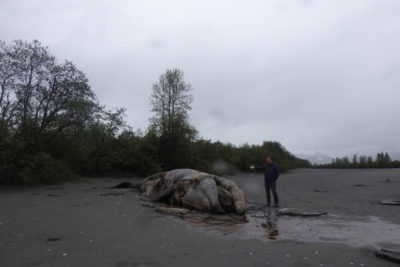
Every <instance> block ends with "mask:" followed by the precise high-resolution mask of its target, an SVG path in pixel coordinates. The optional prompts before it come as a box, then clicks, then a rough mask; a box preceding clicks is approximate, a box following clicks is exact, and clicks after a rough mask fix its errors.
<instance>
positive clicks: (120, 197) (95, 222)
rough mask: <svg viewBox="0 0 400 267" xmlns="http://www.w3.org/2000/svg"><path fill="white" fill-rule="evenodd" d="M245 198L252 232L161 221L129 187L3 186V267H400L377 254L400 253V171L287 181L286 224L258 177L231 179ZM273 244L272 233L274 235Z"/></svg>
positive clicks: (194, 220) (321, 174) (200, 220)
mask: <svg viewBox="0 0 400 267" xmlns="http://www.w3.org/2000/svg"><path fill="white" fill-rule="evenodd" d="M229 178H232V179H233V180H234V181H236V182H237V183H238V184H239V185H240V186H241V187H242V188H243V190H244V191H245V193H246V197H247V200H248V204H249V212H248V214H247V219H248V222H247V223H243V222H238V223H227V222H224V219H222V220H219V218H218V216H214V217H215V218H214V219H213V218H209V216H207V215H205V214H196V213H195V214H191V215H190V216H188V217H186V218H179V217H175V216H169V215H163V214H160V213H156V212H155V211H154V209H153V208H149V207H145V206H143V205H142V204H143V201H142V199H143V197H142V196H141V195H139V194H138V193H135V192H130V191H126V190H125V191H124V190H122V191H116V190H111V189H107V188H106V187H109V186H112V185H115V184H117V183H119V182H122V181H129V179H106V178H100V179H85V180H83V181H80V182H75V183H61V184H57V185H51V186H40V187H33V188H15V187H0V188H1V189H0V266H230V265H232V266H397V265H396V264H394V263H391V262H388V261H385V260H382V259H379V258H376V257H375V255H374V250H375V249H376V248H381V247H385V248H393V249H400V207H399V206H383V205H379V201H380V200H384V199H400V170H399V169H381V170H313V169H304V170H295V171H292V172H289V173H286V174H283V175H281V177H280V178H279V180H278V193H279V194H280V198H281V207H280V208H291V209H295V210H299V211H304V212H327V213H328V214H327V215H325V216H321V217H313V218H302V217H289V216H277V212H278V209H276V208H267V207H265V206H264V203H265V195H264V188H263V178H262V175H261V174H259V175H257V174H240V175H236V176H231V177H229ZM273 231H275V232H274V233H273V236H272V237H273V238H274V239H271V232H273Z"/></svg>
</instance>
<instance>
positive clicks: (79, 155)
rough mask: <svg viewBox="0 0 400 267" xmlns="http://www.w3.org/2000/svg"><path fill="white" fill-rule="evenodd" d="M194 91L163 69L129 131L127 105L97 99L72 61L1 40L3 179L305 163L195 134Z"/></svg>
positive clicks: (268, 146) (274, 146)
mask: <svg viewBox="0 0 400 267" xmlns="http://www.w3.org/2000/svg"><path fill="white" fill-rule="evenodd" d="M192 90H193V89H192V87H191V85H190V84H188V83H186V82H185V81H184V74H183V72H182V71H180V70H178V69H172V70H167V71H166V72H165V73H164V74H162V75H161V76H160V78H159V79H158V81H156V82H155V83H154V84H153V87H152V93H151V96H150V100H151V101H150V103H151V110H152V112H153V114H154V116H153V117H152V118H151V119H150V125H149V127H148V128H147V129H146V131H145V132H142V131H140V130H136V131H134V130H133V129H132V128H131V127H130V126H129V125H127V123H126V121H125V109H124V108H117V109H108V108H106V107H105V106H102V105H100V103H99V101H98V99H97V98H96V96H95V93H94V92H93V90H92V89H91V87H90V85H89V81H88V78H87V77H86V75H85V74H84V73H83V72H82V71H80V70H79V69H78V68H77V67H76V66H75V65H74V64H73V63H72V62H70V61H64V62H62V63H60V62H58V61H57V60H56V58H55V57H54V56H53V55H51V53H50V51H49V49H48V48H47V47H45V46H43V45H42V44H41V43H40V42H39V41H32V42H26V41H21V40H17V41H14V42H12V43H6V42H1V41H0V183H26V184H29V183H51V182H56V181H60V180H67V179H74V178H76V177H79V176H102V175H125V176H126V175H129V176H132V175H138V176H139V175H140V176H142V175H148V174H151V173H155V172H158V171H161V170H168V169H173V168H195V169H199V170H203V171H208V172H214V173H226V172H235V171H247V170H248V166H249V165H250V164H252V163H262V162H263V161H264V159H265V156H266V155H271V156H272V157H274V158H275V159H276V160H277V161H278V162H279V165H280V167H281V168H282V169H291V168H297V167H307V166H309V162H308V161H306V160H302V159H298V158H296V157H295V156H293V155H292V154H291V153H290V152H288V151H287V150H286V149H285V148H284V147H283V146H282V145H281V144H279V143H277V142H264V143H263V144H261V145H247V144H245V145H242V146H235V145H232V144H225V143H221V142H212V141H210V140H205V139H203V138H201V137H199V134H198V132H197V130H196V129H195V128H194V127H193V126H192V125H191V124H190V122H189V111H190V109H191V102H192V94H191V91H192Z"/></svg>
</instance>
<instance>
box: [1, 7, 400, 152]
mask: <svg viewBox="0 0 400 267" xmlns="http://www.w3.org/2000/svg"><path fill="white" fill-rule="evenodd" d="M0 39H2V40H5V41H12V40H14V39H23V40H29V41H30V40H33V39H38V40H39V41H41V42H42V43H43V44H44V45H47V46H49V48H50V50H51V52H52V54H54V55H55V56H56V57H57V58H58V59H59V60H64V59H69V60H71V61H73V62H74V63H75V64H76V65H77V66H78V68H79V69H81V70H82V71H84V72H85V73H86V74H87V76H88V78H89V80H90V84H91V86H92V88H93V90H94V91H95V93H96V94H97V96H98V98H99V100H100V102H101V103H102V104H105V105H107V106H109V107H121V106H122V107H126V108H127V116H128V117H127V120H128V122H129V124H130V125H131V126H133V128H134V129H135V130H136V129H142V130H144V129H146V127H147V125H148V119H149V117H150V116H151V113H150V106H149V96H150V94H151V86H152V83H153V82H155V81H156V80H157V79H158V77H159V76H160V75H161V74H162V73H163V72H164V71H165V70H166V69H167V68H179V69H181V70H183V71H184V72H185V80H186V81H187V82H189V83H191V84H192V86H193V87H194V91H193V94H194V101H193V110H192V111H191V122H192V124H193V125H194V126H195V127H196V128H197V129H198V130H199V132H200V135H201V136H203V137H204V138H207V139H212V140H220V141H223V142H231V143H234V144H238V145H240V144H243V143H245V142H247V143H250V144H259V143H261V142H262V141H263V140H276V141H279V142H281V143H282V144H283V145H284V146H285V147H286V148H287V149H288V150H290V151H291V152H294V153H297V154H299V153H311V152H314V151H318V152H321V153H326V154H328V155H331V156H342V155H345V154H350V153H354V152H357V153H376V152H379V151H381V150H385V151H389V152H396V151H398V152H400V123H399V122H400V120H399V114H400V104H399V102H400V50H399V49H400V1H398V0H375V1H373V0H359V1H352V0H343V1H338V0H334V1H322V0H321V1H312V0H290V1H289V0H287V1H285V0H271V1H265V0H264V1H251V0H249V1H245V0H242V1H234V0H226V1H217V0H212V1H205V0H202V1H197V0H196V1H189V0H182V1H176V0H168V1H165V0H159V1H153V0H143V1H133V0H132V1H127V0H125V1H124V0H114V1H99V0H86V1H85V0H79V1H78V0H68V1H67V0H63V1H61V0H57V1H52V0H25V1H20V0H0Z"/></svg>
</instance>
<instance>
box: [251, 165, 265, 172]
mask: <svg viewBox="0 0 400 267" xmlns="http://www.w3.org/2000/svg"><path fill="white" fill-rule="evenodd" d="M250 169H252V170H257V171H262V170H264V165H261V166H254V165H250Z"/></svg>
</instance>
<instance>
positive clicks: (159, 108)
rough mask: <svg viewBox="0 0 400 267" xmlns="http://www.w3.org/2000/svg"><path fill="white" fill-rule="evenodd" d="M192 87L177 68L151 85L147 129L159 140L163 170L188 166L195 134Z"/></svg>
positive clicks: (167, 72)
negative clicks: (191, 117) (149, 116)
mask: <svg viewBox="0 0 400 267" xmlns="http://www.w3.org/2000/svg"><path fill="white" fill-rule="evenodd" d="M191 91H192V86H191V85H190V84H188V83H186V82H185V81H184V74H183V72H182V71H180V70H178V69H171V70H167V71H166V72H165V73H164V74H162V75H161V76H160V78H159V80H158V82H156V83H154V84H153V92H152V94H151V106H152V109H151V111H152V112H154V113H155V114H154V116H153V117H152V118H151V126H150V129H151V130H152V131H154V132H155V133H156V134H157V136H158V137H159V138H160V149H159V156H160V159H161V161H162V163H163V166H164V168H166V169H172V168H177V167H184V166H187V165H188V164H189V163H190V162H191V158H192V155H191V152H190V143H191V142H192V141H193V140H194V139H195V137H196V134H197V131H196V130H195V128H194V127H193V126H192V125H191V124H190V123H189V111H190V110H191V103H192V100H193V97H192V94H191Z"/></svg>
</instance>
